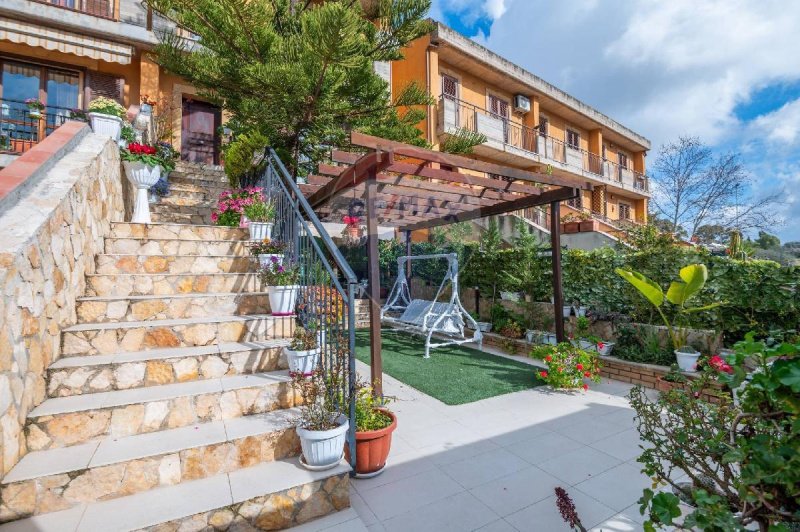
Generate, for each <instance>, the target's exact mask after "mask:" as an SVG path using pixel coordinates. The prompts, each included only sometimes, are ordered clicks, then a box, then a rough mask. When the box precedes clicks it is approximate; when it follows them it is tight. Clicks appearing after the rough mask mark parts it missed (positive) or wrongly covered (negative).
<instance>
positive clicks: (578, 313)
mask: <svg viewBox="0 0 800 532" xmlns="http://www.w3.org/2000/svg"><path fill="white" fill-rule="evenodd" d="M575 315H576V316H578V317H579V318H584V317H586V307H577V308H575Z"/></svg>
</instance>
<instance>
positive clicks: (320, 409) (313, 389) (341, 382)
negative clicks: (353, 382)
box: [291, 336, 349, 431]
mask: <svg viewBox="0 0 800 532" xmlns="http://www.w3.org/2000/svg"><path fill="white" fill-rule="evenodd" d="M332 345H336V346H339V347H338V348H336V349H335V350H334V352H333V356H332V357H331V360H330V364H329V366H328V367H327V371H324V370H323V369H322V367H317V368H316V369H315V370H314V372H313V373H312V374H311V375H310V376H306V375H303V374H302V373H300V372H296V373H293V374H292V375H291V377H292V387H293V388H294V390H295V391H296V392H297V393H298V394H299V395H300V397H301V400H300V405H301V406H300V416H299V419H298V423H297V424H298V426H300V427H303V428H305V429H308V430H317V431H321V430H330V429H334V428H336V427H338V426H339V424H338V422H337V418H338V417H339V415H340V414H341V413H342V410H343V409H344V408H347V405H348V404H349V401H348V395H347V394H348V392H349V386H348V379H347V376H348V369H347V368H348V362H349V352H348V348H347V345H348V344H347V342H346V341H345V339H344V338H343V337H342V336H339V337H338V338H337V341H336V342H335V343H334V344H332Z"/></svg>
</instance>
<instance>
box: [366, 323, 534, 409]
mask: <svg viewBox="0 0 800 532" xmlns="http://www.w3.org/2000/svg"><path fill="white" fill-rule="evenodd" d="M381 345H382V354H383V371H384V372H385V373H388V374H389V375H391V376H392V377H394V378H395V379H397V380H399V381H401V382H404V383H405V384H408V385H409V386H411V387H413V388H416V389H417V390H419V391H421V392H424V393H426V394H428V395H430V396H432V397H435V398H437V399H438V400H440V401H442V402H443V403H445V404H448V405H461V404H464V403H471V402H473V401H480V400H481V399H486V398H487V397H494V396H495V395H503V394H506V393H511V392H517V391H519V390H526V389H528V388H533V387H535V386H541V385H543V384H544V382H542V381H541V380H539V379H538V378H537V377H536V376H535V372H536V368H535V367H534V366H530V365H528V364H523V363H522V362H517V361H515V360H509V359H507V358H503V357H499V356H495V355H491V354H488V353H483V352H481V351H478V350H477V349H472V348H469V347H465V346H463V345H452V346H447V347H439V348H436V349H431V357H430V358H428V359H424V358H422V357H423V355H424V354H425V339H424V338H423V337H422V336H416V335H412V334H406V333H399V332H396V331H385V330H384V331H383V338H382V343H381ZM356 357H357V358H358V359H359V360H360V361H362V362H365V363H367V364H369V331H367V330H362V331H357V332H356Z"/></svg>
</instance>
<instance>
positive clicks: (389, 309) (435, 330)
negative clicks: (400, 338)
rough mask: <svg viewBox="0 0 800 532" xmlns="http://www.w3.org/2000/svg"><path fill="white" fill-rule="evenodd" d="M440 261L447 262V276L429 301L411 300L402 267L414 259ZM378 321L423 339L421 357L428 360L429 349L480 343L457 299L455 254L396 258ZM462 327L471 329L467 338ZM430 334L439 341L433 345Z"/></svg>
mask: <svg viewBox="0 0 800 532" xmlns="http://www.w3.org/2000/svg"><path fill="white" fill-rule="evenodd" d="M442 259H446V260H447V273H446V274H445V276H444V279H442V283H441V284H440V285H439V290H438V291H437V292H436V295H435V296H434V298H433V301H428V300H425V299H412V298H411V289H410V287H409V285H408V278H407V277H406V264H408V263H409V262H411V261H416V260H442ZM448 285H449V286H450V287H451V293H450V299H449V301H447V302H445V301H439V298H440V297H441V296H442V294H443V293H444V291H445V289H446V288H447V286H448ZM381 321H382V322H385V323H387V324H389V325H392V326H393V327H395V328H396V329H399V330H402V331H406V332H410V333H413V334H419V335H423V336H425V356H424V358H430V350H431V349H434V348H437V347H444V346H448V345H459V344H465V343H468V342H475V343H477V344H478V347H479V348H480V347H481V345H482V342H483V335H482V333H481V332H480V331H479V330H478V324H477V323H476V322H475V320H474V319H473V318H472V316H470V315H469V313H468V312H467V311H466V310H464V307H463V306H462V305H461V299H460V298H459V296H458V257H457V256H456V254H455V253H440V254H433V255H404V256H402V257H398V258H397V280H396V281H395V283H394V286H393V287H392V290H391V292H390V293H389V297H388V298H387V299H386V303H385V304H384V305H383V307H382V308H381ZM466 324H469V325H470V326H471V328H472V329H474V333H473V334H472V335H471V337H470V336H467V335H465V334H464V327H465V325H466ZM434 334H436V335H437V338H439V339H441V340H442V341H441V342H433V341H432V340H433V339H434Z"/></svg>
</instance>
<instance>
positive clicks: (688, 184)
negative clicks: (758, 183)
mask: <svg viewBox="0 0 800 532" xmlns="http://www.w3.org/2000/svg"><path fill="white" fill-rule="evenodd" d="M653 180H654V182H655V184H656V194H655V196H654V198H653V203H654V205H655V207H656V210H657V212H658V213H659V214H661V216H663V217H664V218H665V219H666V221H667V222H668V223H669V226H670V228H671V229H672V232H679V231H680V230H681V229H683V230H685V231H686V232H687V233H688V234H689V235H690V236H691V235H695V234H696V233H697V230H698V228H700V227H701V226H703V225H710V224H713V225H719V226H722V227H724V228H726V229H732V228H736V229H738V230H740V231H747V230H751V229H765V228H768V227H774V226H775V225H776V224H780V219H779V218H778V217H777V216H776V215H775V210H774V209H772V207H773V206H774V205H775V204H776V203H778V202H779V200H780V197H781V193H780V192H777V193H774V194H769V195H766V196H762V197H754V196H753V195H752V194H751V192H750V188H751V186H750V185H751V178H750V175H749V174H748V172H747V171H746V169H745V168H744V165H743V164H742V161H741V157H740V155H739V154H738V153H726V154H723V155H720V156H717V157H715V156H714V154H713V152H712V151H711V149H710V148H709V147H708V146H706V145H705V144H703V143H702V142H701V141H700V139H699V138H697V137H680V138H679V139H678V140H677V141H676V142H670V143H668V144H665V145H663V146H662V147H661V149H660V150H659V153H658V157H657V159H656V162H655V174H654V176H653Z"/></svg>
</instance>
